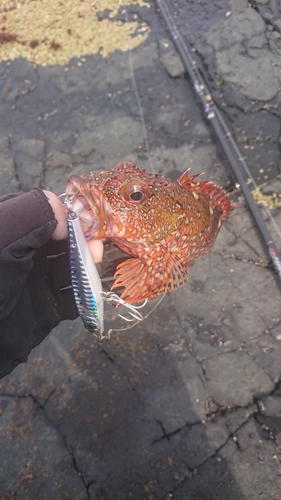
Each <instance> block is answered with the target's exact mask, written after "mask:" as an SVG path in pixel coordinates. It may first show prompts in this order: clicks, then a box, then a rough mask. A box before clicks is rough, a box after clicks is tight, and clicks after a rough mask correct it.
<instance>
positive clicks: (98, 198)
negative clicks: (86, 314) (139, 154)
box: [66, 161, 235, 304]
mask: <svg viewBox="0 0 281 500" xmlns="http://www.w3.org/2000/svg"><path fill="white" fill-rule="evenodd" d="M199 175H200V174H199ZM197 176H198V174H197V175H194V176H191V177H189V175H188V171H186V172H185V173H184V174H183V175H182V176H181V177H180V178H179V179H178V180H177V181H175V182H174V181H172V180H171V179H169V178H167V177H164V176H162V175H153V174H149V173H147V172H146V171H145V170H141V168H140V167H137V166H136V165H135V164H134V163H132V162H130V161H124V162H120V163H118V164H117V165H115V167H113V168H112V169H109V170H105V171H103V172H91V173H89V174H83V175H81V176H72V177H70V178H69V179H68V182H67V188H66V194H67V196H69V197H71V198H72V199H73V208H74V211H75V210H76V207H77V206H78V205H79V203H80V204H81V203H82V204H83V206H84V208H85V209H86V210H88V216H89V219H90V223H88V230H87V233H88V235H90V236H91V237H93V238H95V239H107V238H109V239H111V240H112V241H113V242H114V243H115V244H116V245H117V246H118V247H119V248H120V249H121V250H123V251H124V252H126V253H127V254H129V255H131V256H132V258H130V259H127V260H126V261H125V262H122V263H121V264H119V266H118V267H117V269H116V273H115V276H116V280H115V282H114V284H113V286H112V288H116V287H124V288H125V289H124V291H123V293H122V295H121V298H122V299H125V300H126V302H128V303H130V304H131V303H134V302H140V301H142V300H144V299H148V300H151V299H153V298H154V297H156V296H157V295H159V294H161V293H164V292H166V291H169V290H173V289H175V288H179V287H181V286H183V285H184V284H185V282H186V280H187V278H188V269H189V268H190V266H191V265H192V264H193V262H194V260H195V259H196V258H197V257H200V256H202V255H205V254H206V253H207V252H208V251H209V250H210V249H211V247H212V246H213V244H214V242H215V239H216V237H217V235H218V232H219V230H220V227H221V225H222V223H223V222H225V221H226V220H227V218H228V217H229V215H230V214H231V212H232V210H233V209H234V207H235V203H234V202H232V201H229V200H228V198H227V197H226V195H225V193H224V191H223V190H222V188H221V187H219V186H217V185H216V184H213V183H212V182H210V181H203V182H197V181H195V178H196V177H197Z"/></svg>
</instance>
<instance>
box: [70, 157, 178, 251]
mask: <svg viewBox="0 0 281 500" xmlns="http://www.w3.org/2000/svg"><path fill="white" fill-rule="evenodd" d="M171 194H172V193H171V188H170V180H168V179H166V178H164V177H162V176H160V175H152V174H148V173H147V172H146V171H145V170H142V169H141V168H140V167H138V166H136V165H135V164H134V163H132V162H130V161H124V162H120V163H118V164H117V165H115V167H113V168H112V169H109V170H106V171H103V172H91V173H90V174H83V175H81V176H72V177H70V178H69V179H68V183H67V188H66V195H67V197H68V198H69V199H71V200H72V202H71V204H72V209H73V211H74V212H76V213H77V214H78V215H79V216H80V219H81V221H82V224H86V225H87V228H84V231H85V233H86V235H87V236H88V237H92V238H100V239H107V238H109V239H111V240H113V241H115V242H116V243H118V245H119V247H120V248H122V249H124V250H125V251H129V250H131V251H129V253H130V254H132V255H134V254H137V249H140V248H144V247H149V246H151V245H154V244H155V243H156V244H157V243H160V242H161V241H163V240H165V238H166V237H167V234H169V232H171V230H172V228H173V227H176V226H177V224H178V223H179V221H181V219H182V217H183V214H182V210H181V205H180V204H179V203H178V206H177V205H176V204H173V202H172V198H171ZM172 205H174V206H172ZM134 249H135V250H136V252H134Z"/></svg>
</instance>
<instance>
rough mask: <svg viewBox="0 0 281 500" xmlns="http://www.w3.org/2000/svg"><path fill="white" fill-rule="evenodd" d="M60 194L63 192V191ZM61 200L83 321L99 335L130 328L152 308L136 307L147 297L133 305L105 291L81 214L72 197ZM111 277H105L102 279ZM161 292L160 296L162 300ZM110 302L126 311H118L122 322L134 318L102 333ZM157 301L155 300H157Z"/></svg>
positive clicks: (77, 299) (100, 336) (73, 281)
mask: <svg viewBox="0 0 281 500" xmlns="http://www.w3.org/2000/svg"><path fill="white" fill-rule="evenodd" d="M60 196H65V193H63V194H62V195H60ZM64 204H65V205H66V207H67V210H68V215H67V218H66V220H67V228H68V248H69V261H70V278H71V287H72V290H73V295H74V298H75V302H76V306H77V309H78V312H79V315H80V317H81V319H82V321H83V323H84V326H85V328H86V329H87V330H88V331H89V332H91V333H94V334H95V335H96V336H98V337H99V338H100V339H103V338H105V337H107V338H108V337H110V335H111V333H112V332H113V331H117V330H118V331H122V330H127V329H129V328H132V327H133V326H135V325H136V324H137V323H139V322H140V321H143V320H144V319H146V318H147V317H148V316H149V315H150V314H151V312H152V311H153V310H154V309H155V307H156V306H153V308H152V310H151V311H150V312H149V313H148V314H146V315H145V316H143V315H142V314H141V312H140V311H139V309H142V308H143V307H144V306H145V305H146V304H147V300H144V301H143V304H142V305H139V306H136V305H132V304H128V303H127V302H126V301H125V300H123V299H121V297H119V296H118V295H117V294H116V293H114V292H112V291H104V290H103V288H102V281H103V280H101V278H100V276H99V273H98V270H97V267H96V265H95V263H94V261H93V258H92V255H91V253H90V250H89V247H88V245H87V241H86V238H85V235H84V233H83V230H82V227H81V223H80V218H79V216H78V215H77V214H76V212H75V211H74V210H73V208H72V198H71V197H66V198H65V200H64ZM108 279H110V280H111V279H114V278H104V280H105V281H107V280H108ZM162 298H163V296H162V297H161V300H162ZM105 302H107V303H110V304H111V305H112V306H115V307H117V306H123V307H124V308H125V310H126V312H127V316H124V315H122V314H120V313H118V314H117V315H118V316H119V318H121V319H122V320H125V322H127V323H130V322H133V324H132V325H131V326H127V327H125V328H124V327H123V328H114V329H112V328H110V329H109V330H108V332H107V333H106V334H105V335H103V333H104V303H105ZM157 305H158V304H157Z"/></svg>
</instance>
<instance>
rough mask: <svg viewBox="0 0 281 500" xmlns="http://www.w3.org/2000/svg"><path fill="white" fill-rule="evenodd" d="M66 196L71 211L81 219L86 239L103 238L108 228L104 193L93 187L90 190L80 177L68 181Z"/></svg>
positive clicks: (73, 177)
mask: <svg viewBox="0 0 281 500" xmlns="http://www.w3.org/2000/svg"><path fill="white" fill-rule="evenodd" d="M66 196H67V198H68V199H69V200H70V206H71V210H72V211H73V212H74V213H75V214H76V215H77V216H78V217H79V219H80V222H81V226H82V229H83V231H84V234H85V237H86V238H88V239H90V238H103V237H104V235H105V231H104V228H105V227H106V219H107V217H106V210H105V207H104V200H103V195H102V193H101V192H100V191H99V190H98V189H95V188H93V186H91V189H89V187H88V185H87V183H85V182H84V181H83V180H82V179H81V178H80V177H78V176H72V177H70V178H69V179H68V182H67V187H66Z"/></svg>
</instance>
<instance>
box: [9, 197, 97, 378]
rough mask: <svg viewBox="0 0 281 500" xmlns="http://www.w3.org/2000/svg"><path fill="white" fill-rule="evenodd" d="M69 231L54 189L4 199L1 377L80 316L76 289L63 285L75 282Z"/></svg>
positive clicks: (63, 208)
mask: <svg viewBox="0 0 281 500" xmlns="http://www.w3.org/2000/svg"><path fill="white" fill-rule="evenodd" d="M66 236H67V229H66V210H65V207H64V206H63V205H62V203H61V202H60V200H59V199H58V198H57V196H56V195H54V193H50V192H48V191H46V192H43V191H42V190H40V189H33V190H32V191H30V192H29V193H23V194H18V195H9V196H6V197H2V198H0V378H1V377H3V376H4V375H6V374H7V373H9V372H10V371H12V370H13V369H14V368H15V367H16V366H17V364H18V363H20V362H23V361H25V360H26V359H27V356H28V354H29V352H30V351H31V349H32V348H33V347H35V346H36V345H38V344H39V343H40V342H41V341H42V340H43V339H44V338H45V336H46V335H47V334H48V333H49V332H50V331H51V330H52V329H53V328H54V327H55V326H56V325H57V324H58V323H59V322H60V321H61V320H63V319H74V318H75V317H76V316H77V311H76V306H75V303H74V299H73V295H72V290H71V289H68V290H61V288H64V287H65V286H68V285H69V284H70V276H69V266H68V256H67V241H66V240H62V238H66ZM50 238H53V240H52V239H51V240H50ZM100 245H101V244H100ZM99 248H100V247H99ZM99 252H100V250H97V251H96V254H98V253H99ZM58 255H59V256H58ZM50 256H52V258H50ZM55 256H56V257H55ZM95 260H99V256H97V255H96V256H95Z"/></svg>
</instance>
